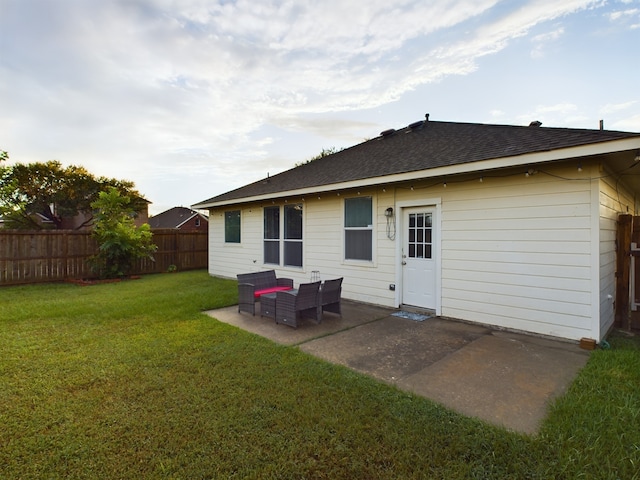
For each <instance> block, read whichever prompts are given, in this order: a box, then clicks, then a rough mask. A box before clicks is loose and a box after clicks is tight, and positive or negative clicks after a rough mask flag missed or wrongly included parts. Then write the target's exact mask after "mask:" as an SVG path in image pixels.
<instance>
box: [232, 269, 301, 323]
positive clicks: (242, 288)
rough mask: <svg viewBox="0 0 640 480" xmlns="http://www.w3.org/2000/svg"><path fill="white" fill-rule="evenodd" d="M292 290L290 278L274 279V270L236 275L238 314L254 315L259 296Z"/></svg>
mask: <svg viewBox="0 0 640 480" xmlns="http://www.w3.org/2000/svg"><path fill="white" fill-rule="evenodd" d="M292 288H293V280H292V279H290V278H276V272H275V270H266V271H263V272H252V273H239V274H238V312H248V313H251V314H252V315H255V314H256V302H259V301H260V295H264V294H265V293H274V292H280V291H285V290H291V289H292Z"/></svg>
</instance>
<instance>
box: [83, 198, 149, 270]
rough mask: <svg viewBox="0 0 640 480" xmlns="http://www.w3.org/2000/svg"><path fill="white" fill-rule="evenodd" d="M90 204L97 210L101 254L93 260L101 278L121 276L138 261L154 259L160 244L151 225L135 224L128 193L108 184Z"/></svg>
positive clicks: (97, 234) (94, 267) (96, 232)
mask: <svg viewBox="0 0 640 480" xmlns="http://www.w3.org/2000/svg"><path fill="white" fill-rule="evenodd" d="M91 206H92V207H93V208H94V209H95V211H96V222H95V226H94V229H93V232H92V235H93V237H94V238H95V239H96V240H97V241H98V253H97V254H96V255H94V256H93V257H92V258H91V260H90V262H91V266H92V269H93V270H94V272H95V273H97V274H98V275H99V276H100V277H101V278H118V277H122V276H125V275H127V274H128V273H129V272H130V270H131V267H132V266H133V262H134V261H135V260H137V259H139V258H150V259H153V253H154V252H155V251H156V248H157V246H156V245H155V244H154V243H153V241H152V236H153V235H152V233H151V228H150V227H149V225H148V224H146V223H145V224H144V225H141V226H140V227H136V225H135V222H134V217H135V214H136V212H135V209H134V208H133V204H132V202H131V198H130V197H129V196H127V195H122V194H121V193H120V191H119V190H118V189H117V188H115V187H109V189H108V190H107V191H106V192H100V193H99V194H98V199H97V200H96V201H94V202H93V203H92V204H91Z"/></svg>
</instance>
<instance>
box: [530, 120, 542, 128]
mask: <svg viewBox="0 0 640 480" xmlns="http://www.w3.org/2000/svg"><path fill="white" fill-rule="evenodd" d="M540 125H542V122H539V121H538V120H534V121H533V122H531V123H530V124H529V126H530V127H539V126H540Z"/></svg>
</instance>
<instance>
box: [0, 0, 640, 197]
mask: <svg viewBox="0 0 640 480" xmlns="http://www.w3.org/2000/svg"><path fill="white" fill-rule="evenodd" d="M61 4H62V5H63V7H64V8H62V7H61ZM599 5H601V3H600V2H599V1H591V0H565V1H563V2H557V0H538V1H532V0H529V1H524V2H505V1H499V0H433V1H429V2H425V1H423V0H398V1H396V2H389V1H388V0H384V1H383V0H369V1H367V2H344V1H343V0H325V1H323V2H317V1H311V0H298V1H295V2H294V1H286V0H260V1H259V2H256V1H250V0H235V1H217V2H214V1H211V0H180V1H176V0H104V1H101V2H86V1H85V0H61V1H59V2H52V1H50V0H29V1H25V0H4V2H3V7H2V8H3V14H2V15H1V16H0V45H1V46H2V56H1V57H0V101H1V104H2V112H0V128H1V131H2V133H3V135H4V138H3V139H2V140H3V141H4V142H7V143H8V144H7V145H0V147H2V148H3V149H8V150H9V151H10V153H11V155H12V158H15V159H17V160H20V161H24V160H27V161H35V160H45V159H48V158H58V159H60V160H62V161H63V162H73V163H80V164H83V165H85V166H86V167H87V168H89V169H90V170H91V171H93V172H96V173H98V174H107V175H109V176H116V177H120V176H122V177H123V178H130V179H131V178H133V179H141V180H140V182H150V181H151V180H154V181H156V180H157V181H160V180H162V181H163V182H165V181H166V182H167V183H169V182H176V178H178V177H177V175H180V176H181V177H180V178H187V179H189V182H191V181H192V180H194V179H196V178H198V177H199V176H206V177H209V178H215V179H216V180H215V181H216V182H219V185H220V188H222V189H229V187H231V186H233V183H234V182H233V181H232V179H234V178H235V179H236V180H235V181H236V182H241V183H246V182H247V181H251V180H253V179H256V178H259V177H261V176H263V174H264V173H265V172H266V171H271V172H272V173H276V172H275V170H274V169H282V168H286V167H287V165H286V164H285V163H286V162H289V161H290V159H289V158H288V156H285V154H284V153H283V154H282V155H281V156H279V157H277V156H276V155H275V154H274V151H275V150H276V149H277V148H280V149H281V151H285V150H286V155H294V154H293V153H291V152H290V150H291V149H290V148H285V147H278V143H279V142H283V141H284V142H287V141H288V142H291V140H290V139H285V140H282V139H283V138H284V136H285V134H286V133H287V132H292V133H294V134H296V135H305V140H306V139H307V138H309V137H314V138H327V139H331V143H333V142H334V141H339V140H343V141H344V142H345V143H347V144H348V143H355V141H357V140H359V139H362V137H363V136H365V135H366V134H364V135H363V132H368V134H369V135H375V134H376V132H377V131H378V130H375V128H377V124H378V122H377V121H376V120H375V119H373V117H369V116H368V117H366V119H365V120H357V119H354V118H355V117H352V118H346V116H348V114H349V113H350V112H359V111H367V112H371V111H373V110H375V109H378V108H381V107H384V106H386V105H390V104H394V102H398V101H400V100H401V99H402V98H403V97H405V96H406V95H407V93H408V92H413V91H416V90H417V89H419V88H421V87H422V86H424V85H429V84H434V83H437V82H442V81H443V80H444V79H446V78H448V77H452V76H456V77H463V76H465V75H468V74H470V73H473V72H475V71H476V70H477V69H478V68H479V67H478V66H479V62H480V60H481V59H483V58H484V57H487V56H490V55H494V54H496V53H498V52H500V51H502V50H505V49H507V48H508V47H510V46H512V45H514V44H516V43H517V42H518V40H519V39H521V38H523V37H524V36H525V35H535V36H534V37H533V38H532V42H533V45H534V47H533V53H532V55H534V56H535V55H540V54H542V52H543V50H542V47H543V46H546V45H548V44H549V43H550V42H553V41H555V40H557V39H558V38H560V36H561V35H562V34H563V33H564V27H563V25H562V24H561V21H562V19H563V17H565V16H567V15H570V14H573V13H576V12H580V11H583V10H586V9H588V8H594V7H596V6H599ZM632 10H633V9H626V10H621V12H625V13H624V14H622V13H620V14H618V16H615V15H612V16H611V17H610V18H611V20H612V21H614V20H615V21H620V20H621V19H622V18H634V17H633V15H632V14H631V13H626V12H630V11H632ZM549 22H554V23H555V24H554V25H553V26H552V29H551V30H549V28H550V27H548V26H546V25H547V24H548V23H549ZM544 29H546V30H547V33H540V30H544ZM558 105H561V102H558V104H555V106H556V107H557V106H558ZM566 107H567V105H565V108H566ZM540 108H545V107H540ZM546 108H551V107H546ZM542 114H546V115H551V114H553V115H558V116H560V115H565V116H569V115H580V114H581V112H580V109H578V108H577V107H576V108H575V109H574V110H573V111H571V110H570V109H568V110H566V111H565V110H562V109H560V110H549V111H546V112H545V111H544V110H537V109H536V110H535V111H533V112H530V113H528V114H527V117H528V118H527V122H528V121H530V120H532V119H533V118H534V117H535V116H536V115H542ZM492 115H493V116H494V117H502V118H504V117H505V116H506V114H504V113H502V112H498V111H496V112H492ZM369 118H371V120H369ZM386 122H387V120H386V119H385V122H384V123H386ZM265 126H269V127H270V128H272V129H273V130H277V133H278V135H279V136H277V137H276V136H275V135H272V134H271V133H272V132H267V133H265ZM372 132H373V133H372ZM300 143H302V142H300ZM305 147H306V148H307V150H305V154H303V155H306V152H307V151H308V149H313V148H315V146H305ZM318 150H319V149H318ZM313 153H314V152H313V151H312V152H311V154H313ZM43 156H46V157H45V158H42V157H43ZM267 169H269V170H267ZM203 183H204V181H203ZM191 185H192V184H191V183H189V184H188V185H187V187H186V188H187V189H189V190H192V188H191ZM154 188H157V189H158V190H159V187H155V186H154ZM211 188H213V187H211ZM212 193H213V192H212ZM196 200H199V199H198V198H196V199H194V201H196Z"/></svg>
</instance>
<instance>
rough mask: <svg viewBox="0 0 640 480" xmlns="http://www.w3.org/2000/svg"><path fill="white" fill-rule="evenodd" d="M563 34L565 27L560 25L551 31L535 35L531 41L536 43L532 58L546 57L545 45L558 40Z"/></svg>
mask: <svg viewBox="0 0 640 480" xmlns="http://www.w3.org/2000/svg"><path fill="white" fill-rule="evenodd" d="M563 34H564V28H563V27H560V28H557V29H555V30H553V31H551V32H547V33H542V34H539V35H535V36H534V37H533V38H532V39H531V41H532V42H533V43H534V47H533V50H531V58H542V57H544V49H545V47H546V46H547V45H548V44H549V43H551V42H555V41H556V40H558V39H559V38H560V37H561V36H562V35H563Z"/></svg>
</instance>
